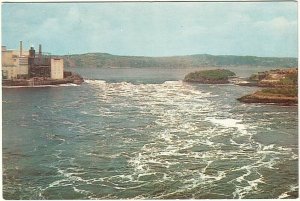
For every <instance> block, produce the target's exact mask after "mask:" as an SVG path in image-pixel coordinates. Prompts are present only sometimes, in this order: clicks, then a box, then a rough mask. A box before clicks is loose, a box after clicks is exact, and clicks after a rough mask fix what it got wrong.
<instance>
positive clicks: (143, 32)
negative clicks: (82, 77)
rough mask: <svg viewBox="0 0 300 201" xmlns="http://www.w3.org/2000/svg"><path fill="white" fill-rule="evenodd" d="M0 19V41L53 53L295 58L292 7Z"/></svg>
mask: <svg viewBox="0 0 300 201" xmlns="http://www.w3.org/2000/svg"><path fill="white" fill-rule="evenodd" d="M12 11H14V12H13V13H14V15H11V14H10V13H12ZM3 13H4V14H2V17H3V27H2V29H3V32H2V33H3V41H4V43H6V44H7V45H12V44H18V42H16V41H15V40H16V39H17V41H18V40H25V41H26V40H29V41H33V42H36V43H43V44H45V47H47V48H48V49H49V51H51V52H53V53H58V54H66V53H68V52H71V53H83V52H108V53H112V54H126V55H150V56H164V55H180V54H194V53H195V54H196V53H211V54H240V55H247V54H252V55H261V56H296V55H297V51H296V49H297V45H296V42H297V35H296V34H297V4H294V3H292V2H290V3H286V2H285V3H249V2H248V3H241V2H240V3H220V2H218V3H207V2H201V3H199V2H198V3H197V2H189V3H175V2H171V3H170V2H169V3H97V4H96V3H94V4H91V3H81V4H78V3H69V4H9V5H7V4H4V6H3ZM15 30H18V31H17V32H16V31H15ZM286 41H287V42H286ZM275 44H276V45H275ZM280 45H281V46H282V47H283V48H281V49H280V50H279V48H278V46H280Z"/></svg>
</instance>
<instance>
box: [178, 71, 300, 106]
mask: <svg viewBox="0 0 300 201" xmlns="http://www.w3.org/2000/svg"><path fill="white" fill-rule="evenodd" d="M183 81H185V82H190V83H199V84H227V83H234V84H236V85H240V86H256V87H261V88H262V89H261V90H258V91H256V92H254V93H252V94H248V95H245V96H242V97H240V98H237V100H238V101H240V102H244V103H263V104H278V105H285V106H290V105H297V104H298V69H297V68H291V69H276V70H270V71H265V72H258V73H256V74H253V75H251V76H250V77H249V78H248V79H244V80H243V79H240V78H237V77H236V76H235V73H234V72H232V71H229V70H225V69H215V70H202V71H195V72H192V73H189V74H187V75H186V76H185V78H184V80H183Z"/></svg>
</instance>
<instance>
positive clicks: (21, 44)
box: [20, 41, 23, 56]
mask: <svg viewBox="0 0 300 201" xmlns="http://www.w3.org/2000/svg"><path fill="white" fill-rule="evenodd" d="M22 55H23V42H22V41H20V56H22Z"/></svg>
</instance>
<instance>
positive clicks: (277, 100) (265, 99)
mask: <svg viewBox="0 0 300 201" xmlns="http://www.w3.org/2000/svg"><path fill="white" fill-rule="evenodd" d="M237 100H239V101H241V102H244V103H265V104H271V103H273V104H279V105H297V104H298V97H288V96H280V95H277V96H270V95H269V96H268V95H259V94H256V93H254V94H250V95H246V96H243V97H241V98H238V99H237Z"/></svg>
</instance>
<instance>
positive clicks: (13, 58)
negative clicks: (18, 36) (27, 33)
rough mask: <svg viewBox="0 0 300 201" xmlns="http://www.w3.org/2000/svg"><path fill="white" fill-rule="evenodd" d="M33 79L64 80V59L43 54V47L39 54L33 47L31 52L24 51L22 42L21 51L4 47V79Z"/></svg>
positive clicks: (40, 48) (40, 47)
mask: <svg viewBox="0 0 300 201" xmlns="http://www.w3.org/2000/svg"><path fill="white" fill-rule="evenodd" d="M31 78H43V79H56V80H57V79H63V78H64V63H63V59H61V58H56V57H52V56H51V55H50V54H47V53H43V52H42V46H41V45H39V51H38V54H36V52H35V49H34V48H33V47H31V48H30V50H29V51H23V43H22V41H20V49H19V51H15V50H8V49H6V47H5V46H2V79H3V80H15V79H31Z"/></svg>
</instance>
